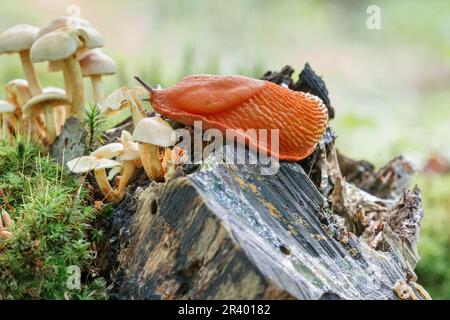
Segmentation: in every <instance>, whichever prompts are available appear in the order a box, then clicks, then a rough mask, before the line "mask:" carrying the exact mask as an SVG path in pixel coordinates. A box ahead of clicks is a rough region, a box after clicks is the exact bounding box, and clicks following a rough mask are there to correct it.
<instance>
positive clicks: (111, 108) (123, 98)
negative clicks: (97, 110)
mask: <svg viewBox="0 0 450 320" xmlns="http://www.w3.org/2000/svg"><path fill="white" fill-rule="evenodd" d="M130 100H131V94H130V92H129V91H128V88H127V87H122V88H119V89H116V90H114V91H113V92H112V93H111V94H110V95H109V96H108V97H106V99H105V101H104V102H103V103H102V106H101V107H102V110H101V111H102V113H103V114H104V115H106V116H113V115H115V114H117V113H120V112H122V110H123V109H125V108H129V107H130V102H129V101H130Z"/></svg>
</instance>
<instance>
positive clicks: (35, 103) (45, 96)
mask: <svg viewBox="0 0 450 320" xmlns="http://www.w3.org/2000/svg"><path fill="white" fill-rule="evenodd" d="M67 104H69V99H68V98H67V96H66V95H65V94H60V93H42V94H40V95H38V96H36V97H33V98H32V99H30V100H29V101H28V102H27V103H26V104H25V105H24V106H23V112H24V113H25V114H28V115H29V114H33V113H41V112H42V111H44V109H45V108H46V107H47V108H48V107H58V106H63V105H67Z"/></svg>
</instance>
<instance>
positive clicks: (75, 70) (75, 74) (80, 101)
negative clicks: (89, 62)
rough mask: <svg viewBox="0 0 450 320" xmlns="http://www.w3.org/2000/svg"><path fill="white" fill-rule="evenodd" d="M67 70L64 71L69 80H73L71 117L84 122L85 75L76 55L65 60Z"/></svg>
mask: <svg viewBox="0 0 450 320" xmlns="http://www.w3.org/2000/svg"><path fill="white" fill-rule="evenodd" d="M63 63H64V65H65V69H64V71H65V72H67V74H68V79H71V80H72V82H71V85H70V90H71V94H70V95H71V99H72V100H71V102H72V110H71V115H72V116H74V117H75V118H78V119H79V120H81V121H83V119H84V108H85V106H84V104H85V95H84V85H83V75H82V73H81V67H80V63H79V62H78V60H77V58H76V56H75V55H72V56H70V57H69V58H67V59H65V60H64V62H63Z"/></svg>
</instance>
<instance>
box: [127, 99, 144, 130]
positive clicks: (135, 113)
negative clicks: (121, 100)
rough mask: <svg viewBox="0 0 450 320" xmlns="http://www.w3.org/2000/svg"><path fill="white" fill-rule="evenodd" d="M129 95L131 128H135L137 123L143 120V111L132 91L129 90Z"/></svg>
mask: <svg viewBox="0 0 450 320" xmlns="http://www.w3.org/2000/svg"><path fill="white" fill-rule="evenodd" d="M130 93H131V100H130V103H131V118H132V119H133V126H134V127H135V128H136V125H137V124H138V122H139V121H141V120H142V119H144V118H145V111H144V109H143V108H142V104H141V101H140V100H139V97H138V96H137V94H136V92H135V91H134V90H130Z"/></svg>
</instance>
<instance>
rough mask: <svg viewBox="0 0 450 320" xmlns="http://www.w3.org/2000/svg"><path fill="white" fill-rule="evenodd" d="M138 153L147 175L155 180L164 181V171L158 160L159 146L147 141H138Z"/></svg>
mask: <svg viewBox="0 0 450 320" xmlns="http://www.w3.org/2000/svg"><path fill="white" fill-rule="evenodd" d="M139 155H140V156H141V160H142V166H143V167H144V170H145V173H146V174H147V176H148V177H149V178H150V179H152V180H154V181H157V182H163V181H164V172H163V168H162V166H161V162H160V161H159V147H158V146H156V145H153V144H149V143H139Z"/></svg>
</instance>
